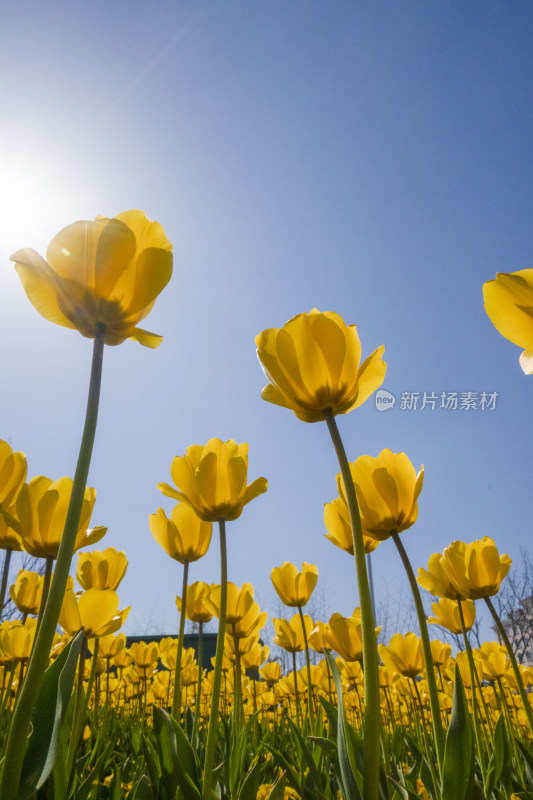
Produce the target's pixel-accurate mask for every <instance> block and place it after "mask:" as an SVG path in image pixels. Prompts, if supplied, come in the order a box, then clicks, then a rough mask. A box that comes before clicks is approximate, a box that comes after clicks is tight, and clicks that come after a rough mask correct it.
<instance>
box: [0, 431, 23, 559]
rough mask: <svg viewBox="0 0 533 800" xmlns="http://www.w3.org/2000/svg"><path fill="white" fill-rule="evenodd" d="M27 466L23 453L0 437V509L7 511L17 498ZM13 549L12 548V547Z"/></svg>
mask: <svg viewBox="0 0 533 800" xmlns="http://www.w3.org/2000/svg"><path fill="white" fill-rule="evenodd" d="M27 471H28V467H27V464H26V456H25V455H24V453H21V452H17V453H14V452H13V450H12V449H11V446H10V445H9V444H8V443H7V442H4V441H3V440H2V439H0V510H1V511H9V509H10V508H11V506H12V505H13V504H14V502H15V500H16V499H17V495H18V493H19V492H20V490H21V488H22V486H23V484H24V481H25V480H26V474H27ZM13 549H14V548H13Z"/></svg>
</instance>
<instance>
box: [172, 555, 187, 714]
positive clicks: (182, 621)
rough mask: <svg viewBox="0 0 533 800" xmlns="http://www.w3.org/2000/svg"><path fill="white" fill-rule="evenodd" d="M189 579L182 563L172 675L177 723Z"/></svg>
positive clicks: (173, 704) (179, 707) (179, 710)
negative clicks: (177, 632)
mask: <svg viewBox="0 0 533 800" xmlns="http://www.w3.org/2000/svg"><path fill="white" fill-rule="evenodd" d="M188 579H189V562H188V561H184V562H183V585H182V589H181V613H180V631H179V634H178V652H177V654H176V670H175V673H174V699H173V701H172V716H173V717H174V719H176V720H177V721H178V722H179V721H180V718H181V655H182V653H183V637H184V634H185V618H186V616H187V584H188Z"/></svg>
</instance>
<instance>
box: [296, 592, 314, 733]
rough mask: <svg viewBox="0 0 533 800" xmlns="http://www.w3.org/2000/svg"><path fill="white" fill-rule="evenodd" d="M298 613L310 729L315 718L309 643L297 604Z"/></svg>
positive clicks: (300, 608) (300, 610)
mask: <svg viewBox="0 0 533 800" xmlns="http://www.w3.org/2000/svg"><path fill="white" fill-rule="evenodd" d="M298 613H299V614H300V622H301V623H302V634H303V637H304V648H305V666H306V668H307V713H308V715H309V722H310V724H311V731H313V730H314V728H315V720H314V715H313V696H312V694H313V687H312V685H311V660H310V658H309V643H308V641H307V631H306V629H305V620H304V615H303V611H302V607H301V606H298Z"/></svg>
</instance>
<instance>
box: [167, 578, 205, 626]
mask: <svg viewBox="0 0 533 800" xmlns="http://www.w3.org/2000/svg"><path fill="white" fill-rule="evenodd" d="M212 588H213V585H210V584H208V583H204V581H195V583H191V584H190V585H189V586H188V588H187V608H186V610H185V616H186V617H187V619H189V620H190V621H191V622H209V620H210V619H212V618H213V612H212V611H211V610H210V609H209V608H207V606H206V605H205V603H204V600H205V598H206V597H207V596H208V594H209V592H210V591H211V589H212ZM176 605H177V607H178V611H179V612H180V614H181V597H176Z"/></svg>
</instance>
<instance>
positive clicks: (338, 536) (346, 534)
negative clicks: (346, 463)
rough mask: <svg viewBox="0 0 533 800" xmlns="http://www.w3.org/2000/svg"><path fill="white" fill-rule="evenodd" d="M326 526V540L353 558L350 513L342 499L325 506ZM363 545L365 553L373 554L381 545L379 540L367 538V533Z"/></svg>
mask: <svg viewBox="0 0 533 800" xmlns="http://www.w3.org/2000/svg"><path fill="white" fill-rule="evenodd" d="M324 524H325V526H326V528H327V531H328V532H327V533H325V534H324V536H325V537H326V539H329V540H330V542H333V544H334V545H335V546H336V547H340V549H341V550H345V551H346V552H347V553H350V555H352V556H353V554H354V548H353V535H352V525H351V522H350V512H349V511H348V506H347V505H346V503H345V501H344V500H343V499H342V497H337V498H335V500H333V502H331V503H325V504H324ZM363 543H364V545H365V553H373V552H374V550H375V549H376V547H377V546H378V544H379V542H378V540H377V539H374V538H372V537H371V536H366V535H365V531H363Z"/></svg>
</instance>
